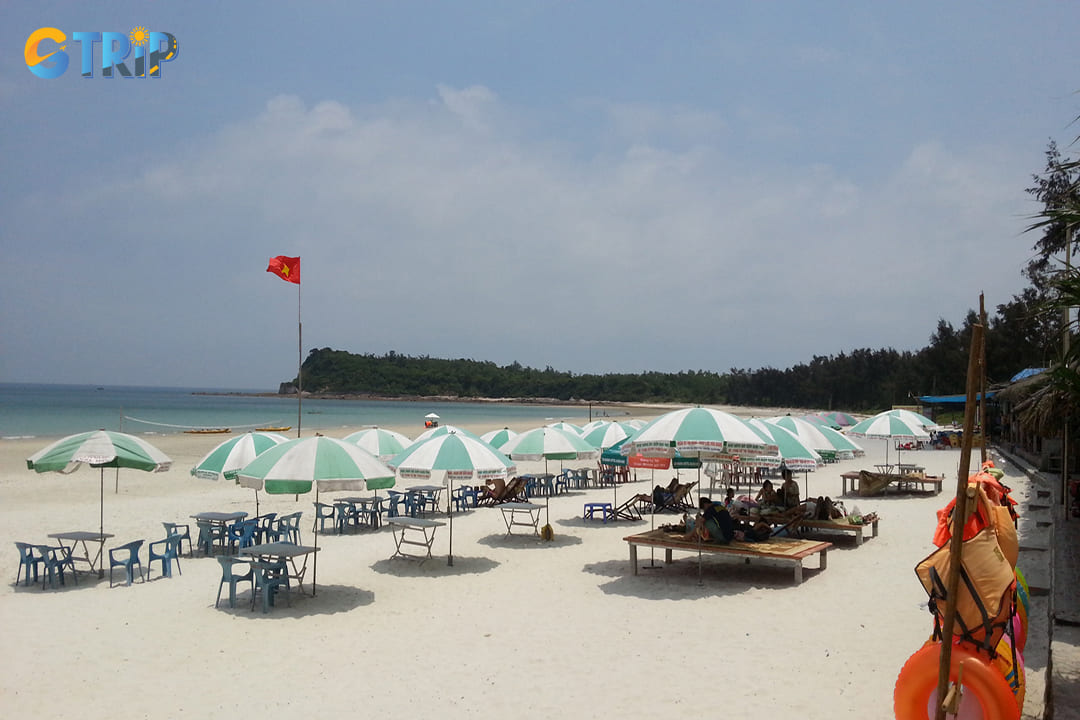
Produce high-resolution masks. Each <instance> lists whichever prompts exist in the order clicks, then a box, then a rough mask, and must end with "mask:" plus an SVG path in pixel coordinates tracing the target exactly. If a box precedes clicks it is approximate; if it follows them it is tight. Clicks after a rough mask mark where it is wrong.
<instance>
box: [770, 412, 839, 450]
mask: <svg viewBox="0 0 1080 720" xmlns="http://www.w3.org/2000/svg"><path fill="white" fill-rule="evenodd" d="M765 421H766V422H768V423H772V424H773V425H779V426H780V427H782V428H784V429H785V430H790V431H791V433H792V434H793V435H794V436H795V437H797V438H798V439H799V441H800V442H801V443H802V444H803V445H805V446H807V447H808V448H811V449H812V450H815V451H816V452H817V453H818V454H821V453H833V452H834V451H835V450H836V448H834V447H833V444H832V442H830V441H829V438H828V437H826V435H825V432H824V431H825V428H824V427H822V426H821V425H814V424H813V423H810V422H807V421H806V420H803V419H802V418H800V417H793V416H791V415H783V416H780V417H772V418H766V419H765Z"/></svg>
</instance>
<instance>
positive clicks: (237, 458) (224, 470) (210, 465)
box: [191, 432, 288, 515]
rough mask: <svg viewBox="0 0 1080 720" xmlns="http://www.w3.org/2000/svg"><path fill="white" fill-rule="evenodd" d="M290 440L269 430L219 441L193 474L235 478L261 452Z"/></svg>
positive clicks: (257, 497)
mask: <svg viewBox="0 0 1080 720" xmlns="http://www.w3.org/2000/svg"><path fill="white" fill-rule="evenodd" d="M287 440H288V438H287V437H285V436H284V435H278V434H277V433H268V432H246V433H244V434H243V435H237V436H236V437H233V438H229V439H228V440H226V441H225V442H222V443H218V445H216V446H215V447H214V449H213V450H211V451H210V452H208V453H206V455H204V456H203V457H202V459H201V460H199V462H197V463H195V467H193V468H191V474H192V475H194V476H195V477H201V478H205V479H207V480H217V479H218V478H225V479H226V480H235V479H236V474H237V472H238V471H239V470H240V469H241V468H242V467H244V466H245V465H247V464H248V463H250V462H251V461H252V460H254V459H255V458H257V457H258V456H259V454H260V453H262V452H265V451H266V450H269V449H270V448H272V447H274V446H275V445H280V444H281V443H283V442H286V441H287ZM255 514H256V515H258V514H259V491H258V490H257V489H256V490H255Z"/></svg>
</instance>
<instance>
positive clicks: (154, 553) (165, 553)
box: [146, 535, 184, 580]
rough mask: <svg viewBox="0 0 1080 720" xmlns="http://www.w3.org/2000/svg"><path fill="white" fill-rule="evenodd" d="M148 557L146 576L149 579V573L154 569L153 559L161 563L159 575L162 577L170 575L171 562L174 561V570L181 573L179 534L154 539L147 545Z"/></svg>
mask: <svg viewBox="0 0 1080 720" xmlns="http://www.w3.org/2000/svg"><path fill="white" fill-rule="evenodd" d="M149 549H150V558H149V560H147V561H146V578H147V579H148V580H149V579H150V575H151V574H152V573H153V571H154V561H155V560H157V561H158V562H160V563H161V575H162V577H167V578H171V577H172V564H173V561H174V560H175V561H176V571H177V572H179V573H180V574H181V575H183V574H184V571H183V570H181V569H180V557H179V555H180V536H179V535H170V536H169V537H167V538H165V539H164V540H156V541H154V542H152V543H150V545H149Z"/></svg>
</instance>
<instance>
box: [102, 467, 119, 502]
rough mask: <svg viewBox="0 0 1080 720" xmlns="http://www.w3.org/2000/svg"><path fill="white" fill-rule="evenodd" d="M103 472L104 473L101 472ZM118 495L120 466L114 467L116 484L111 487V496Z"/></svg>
mask: <svg viewBox="0 0 1080 720" xmlns="http://www.w3.org/2000/svg"><path fill="white" fill-rule="evenodd" d="M102 472H104V471H102ZM119 494H120V466H119V465H117V466H116V484H115V485H114V486H113V495H119Z"/></svg>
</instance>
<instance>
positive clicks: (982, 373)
mask: <svg viewBox="0 0 1080 720" xmlns="http://www.w3.org/2000/svg"><path fill="white" fill-rule="evenodd" d="M979 322H980V323H981V324H982V326H983V328H986V302H985V301H984V299H983V294H982V293H979ZM979 385H980V388H979V427H980V428H981V429H982V432H981V433H980V437H979V439H980V441H981V442H980V450H981V452H980V454H979V457H980V460H981V463H982V464H985V463H986V460H987V453H986V436H987V434H988V430H989V426H990V424H989V422H988V421H987V417H986V332H985V330H984V332H983V333H982V341H981V342H980V343H979ZM980 466H981V465H980Z"/></svg>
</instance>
